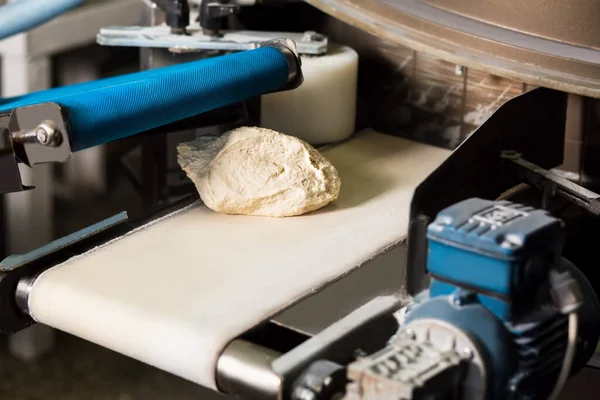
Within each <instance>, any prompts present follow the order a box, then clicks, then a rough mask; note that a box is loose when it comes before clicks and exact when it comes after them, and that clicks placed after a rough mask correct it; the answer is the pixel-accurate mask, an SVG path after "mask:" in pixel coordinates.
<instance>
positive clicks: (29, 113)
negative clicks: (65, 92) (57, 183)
mask: <svg viewBox="0 0 600 400" xmlns="http://www.w3.org/2000/svg"><path fill="white" fill-rule="evenodd" d="M70 156H71V145H70V141H69V130H68V127H67V123H66V117H65V115H64V110H63V109H62V108H61V106H59V105H58V104H55V103H43V104H37V105H33V106H28V107H19V108H15V109H14V110H12V112H11V113H10V114H3V115H0V172H1V177H0V193H11V192H19V191H23V190H29V189H32V188H31V187H27V186H24V185H23V182H22V180H21V174H20V173H19V167H18V163H19V162H22V163H24V164H26V165H28V166H30V167H33V166H34V165H37V164H44V163H54V162H65V161H67V160H68V159H69V157H70Z"/></svg>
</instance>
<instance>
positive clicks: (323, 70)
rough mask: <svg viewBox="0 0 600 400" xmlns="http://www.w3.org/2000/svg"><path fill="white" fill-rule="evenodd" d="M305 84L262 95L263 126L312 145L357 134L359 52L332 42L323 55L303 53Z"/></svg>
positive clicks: (336, 140)
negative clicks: (284, 90)
mask: <svg viewBox="0 0 600 400" xmlns="http://www.w3.org/2000/svg"><path fill="white" fill-rule="evenodd" d="M301 58H302V72H303V74H304V83H303V84H302V86H300V87H299V88H297V89H295V90H290V91H287V92H279V93H271V94H268V95H265V96H263V97H262V104H261V125H262V126H263V127H265V128H269V129H273V130H275V131H278V132H282V133H285V134H288V135H291V136H296V137H298V138H300V139H302V140H305V141H307V142H308V143H310V144H314V145H318V144H326V143H334V142H339V141H342V140H345V139H347V138H348V137H350V136H351V135H352V133H354V130H355V124H356V89H357V82H358V54H357V53H356V51H354V50H353V49H351V48H350V47H346V46H341V45H337V44H332V43H330V44H329V50H328V52H327V54H325V55H323V56H302V57H301Z"/></svg>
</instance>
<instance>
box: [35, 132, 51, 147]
mask: <svg viewBox="0 0 600 400" xmlns="http://www.w3.org/2000/svg"><path fill="white" fill-rule="evenodd" d="M35 137H36V138H37V140H38V142H40V143H41V144H43V145H46V144H48V143H50V135H49V134H48V132H47V131H46V129H44V128H38V129H37V130H36V132H35Z"/></svg>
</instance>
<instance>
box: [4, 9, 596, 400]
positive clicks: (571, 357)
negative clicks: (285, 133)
mask: <svg viewBox="0 0 600 400" xmlns="http://www.w3.org/2000/svg"><path fill="white" fill-rule="evenodd" d="M255 3H256V4H258V3H284V2H283V1H273V2H270V1H269V2H267V1H265V2H261V1H260V0H256V1H245V0H238V1H212V0H209V1H201V2H192V1H185V0H184V1H153V2H148V4H149V7H151V9H152V10H154V11H156V10H157V9H159V10H162V12H164V16H165V24H164V25H163V24H158V25H156V26H144V27H141V26H139V27H107V28H106V29H104V30H102V31H101V32H100V34H99V36H98V42H99V43H101V44H103V45H111V46H133V47H140V48H142V49H143V50H144V51H150V52H154V51H157V53H153V54H155V55H156V54H158V50H161V51H165V52H168V55H167V56H165V55H164V54H162V55H163V56H164V58H163V59H162V60H163V61H164V60H166V61H165V63H166V64H169V65H168V66H166V67H163V68H158V69H151V68H147V69H148V70H146V71H143V72H140V73H138V74H134V75H128V76H123V77H118V78H113V79H110V80H105V81H98V82H93V83H89V84H83V85H77V86H73V87H67V88H58V89H54V90H50V91H46V92H42V93H33V94H31V95H28V96H23V97H20V98H16V99H7V100H5V101H3V102H2V103H1V104H0V112H1V114H2V116H0V126H2V128H3V132H4V134H3V138H4V140H3V145H2V147H3V150H4V151H3V152H2V158H0V161H1V162H0V168H2V180H0V191H1V192H2V193H10V192H15V191H19V190H25V189H29V188H26V187H24V186H23V184H22V182H21V180H20V178H19V173H18V169H17V163H18V162H23V163H25V164H28V165H35V164H37V163H43V162H61V161H64V160H65V159H66V158H67V157H68V156H69V155H70V153H71V152H72V151H77V150H81V149H84V148H88V147H92V146H96V145H99V144H102V143H106V142H109V141H113V140H117V139H121V138H125V137H131V136H134V135H157V134H169V133H170V132H172V131H177V130H179V129H180V127H181V125H178V124H180V123H181V122H182V121H183V122H184V123H187V124H191V125H188V127H189V126H196V127H197V126H202V125H203V124H205V125H206V126H213V125H215V123H214V121H219V122H222V118H221V117H222V116H223V114H219V111H223V110H224V107H225V106H230V105H232V104H234V105H235V104H236V103H240V102H245V101H247V99H249V98H251V97H254V96H258V95H262V94H264V93H269V92H274V91H279V90H288V89H294V88H297V87H298V86H299V85H300V84H301V83H302V79H303V75H302V68H301V62H300V54H304V55H312V56H316V55H322V54H324V53H325V52H326V51H327V48H328V47H327V46H328V36H325V35H321V34H317V33H315V31H307V32H301V33H300V32H298V33H285V32H270V31H254V30H247V31H246V30H235V29H228V28H229V27H228V26H226V25H228V23H226V22H230V21H228V17H229V16H232V15H237V14H238V13H240V12H241V9H242V8H244V7H246V6H252V5H254V4H255ZM311 3H314V4H316V5H320V6H321V7H322V8H324V9H331V8H332V9H333V10H334V11H332V12H331V13H332V14H333V15H336V14H339V15H340V18H342V19H344V20H352V21H355V22H356V19H360V18H359V17H357V16H356V15H354V14H353V13H352V9H355V8H357V7H359V6H360V7H364V8H369V7H370V6H374V7H375V8H376V9H383V10H387V11H389V14H390V15H398V14H402V15H404V14H406V13H408V14H410V15H409V16H408V17H406V16H404V17H403V18H400V17H398V20H401V21H404V22H405V24H407V25H411V23H414V19H415V18H417V17H415V16H414V15H413V14H418V12H421V11H423V10H424V9H425V8H427V9H428V8H430V7H434V6H432V5H430V4H429V3H435V2H423V4H421V2H416V1H415V2H412V1H409V2H406V9H402V7H401V6H399V5H398V4H391V3H392V2H388V1H381V2H380V1H377V2H367V1H363V0H341V1H339V2H338V3H339V4H337V5H334V6H332V5H331V3H334V2H331V1H325V0H323V1H321V0H314V1H311ZM415 4H416V5H415ZM411 5H412V6H413V7H412V8H411V7H410V6H411ZM407 10H408V11H407ZM392 11H393V12H394V13H395V14H392ZM409 11H410V12H409ZM371 14H372V10H371V11H368V12H367V11H365V15H368V16H371ZM435 15H438V14H435ZM390 18H391V17H390ZM417 19H418V18H417ZM193 21H196V22H197V24H196V23H193ZM406 21H408V22H406ZM452 21H454V20H452ZM384 22H386V23H388V24H390V25H394V24H396V23H397V21H396V22H394V23H391V22H389V21H388V20H387V19H386V20H385V21H384ZM433 22H436V23H440V20H439V19H436V21H433ZM433 22H431V21H430V23H431V24H433ZM363 24H364V21H361V22H360V23H357V25H359V26H360V25H363ZM424 27H427V28H429V27H431V25H426V26H425V25H424ZM475 27H480V26H479V25H468V26H467V25H465V28H473V29H474V28H475ZM375 28H377V26H375V25H374V28H369V29H370V30H371V31H373V29H375ZM459 28H460V26H454V27H453V29H452V30H453V31H457V30H460V29H459ZM448 29H449V28H448ZM498 29H501V28H498ZM434 30H435V29H434ZM399 32H400V31H398V30H394V29H391V28H390V29H389V30H388V33H387V36H386V37H387V38H388V39H389V38H391V39H393V40H399V39H398V37H401V38H402V40H406V41H407V42H410V43H412V44H414V42H418V41H419V40H422V39H423V37H421V36H419V37H414V36H411V37H409V38H408V39H407V37H406V36H405V35H403V34H401V33H399ZM486 32H488V33H494V34H497V33H498V31H496V30H491V31H486ZM468 33H469V32H459V33H456V32H455V35H459V34H460V35H467V34H468ZM417 36H418V35H417ZM280 37H283V38H284V39H278V38H280ZM456 37H457V36H452V37H450V38H448V39H449V40H450V39H455V38H456ZM511 38H512V36H511V37H509V39H511ZM418 39H419V40H418ZM471 44H472V46H470V47H469V48H468V49H467V50H468V55H470V56H473V57H470V58H469V57H466V56H464V54H463V53H456V54H454V53H453V54H454V58H453V60H455V59H456V58H460V57H463V58H465V60H463V59H461V60H460V61H461V64H463V62H462V61H465V63H464V64H465V65H466V64H467V62H468V61H469V59H470V60H471V62H472V63H473V64H474V65H477V63H480V64H485V63H486V62H487V63H489V64H490V65H493V66H495V67H494V68H495V69H494V71H506V70H507V69H510V68H509V67H510V65H505V64H502V65H500V66H498V64H495V63H494V61H497V59H496V58H495V57H496V55H489V54H488V55H487V56H488V57H487V58H485V57H482V56H481V54H479V53H477V52H478V51H479V50H480V49H479V48H478V47H477V46H478V45H481V43H480V41H479V40H476V41H475V43H474V44H473V43H471ZM528 44H529V45H530V47H532V48H533V49H538V47H536V46H538V45H540V43H539V42H538V41H537V40H532V41H531V42H528ZM427 46H432V43H430V42H429V41H426V43H421V42H419V43H418V44H417V45H415V47H418V48H419V49H420V48H425V47H427ZM440 46H441V47H444V51H442V53H444V52H449V53H452V51H450V50H448V49H449V48H452V47H451V46H452V43H451V44H448V43H446V42H444V43H442V44H440ZM561 49H563V48H562V47H561ZM578 51H579V52H577V53H576V54H575V55H574V56H573V57H574V58H576V60H575V61H573V62H572V63H571V64H574V65H575V66H578V68H579V69H577V71H576V72H578V73H579V75H578V76H572V75H569V76H567V77H565V74H564V72H565V71H564V68H566V67H565V64H563V63H561V62H559V61H557V57H556V54H553V55H549V56H548V58H549V59H550V61H554V62H556V64H553V66H554V67H555V68H553V69H552V68H546V69H543V72H544V74H543V77H541V78H540V79H539V80H538V81H535V80H534V79H533V78H532V77H531V74H532V71H531V66H532V64H531V63H529V62H528V61H531V60H530V59H529V58H528V57H529V56H531V54H529V53H528V55H527V57H525V58H524V60H525V62H524V65H525V67H523V68H521V69H518V70H516V71H513V72H512V75H511V76H516V75H518V77H520V78H524V79H525V80H526V81H527V82H533V81H535V82H537V83H543V84H544V86H548V87H552V88H553V89H549V88H534V89H533V90H529V89H528V90H523V92H524V93H523V94H520V95H518V96H515V97H514V98H512V99H511V100H509V101H507V102H506V103H504V104H503V105H502V106H498V107H497V108H496V109H495V110H494V112H493V113H492V112H490V114H489V118H486V119H485V122H483V123H482V124H481V126H479V127H478V128H477V129H476V130H475V131H474V132H473V133H472V134H470V135H467V136H468V138H467V139H466V140H464V141H462V143H461V144H460V146H458V148H456V149H455V150H454V151H453V152H452V153H451V154H450V153H449V152H446V151H445V150H444V151H442V150H441V149H435V148H433V147H432V146H426V145H423V144H418V143H415V142H413V141H409V140H405V139H399V138H392V137H391V135H381V134H376V133H373V132H368V133H366V134H363V135H362V136H361V135H357V137H356V138H353V139H352V140H349V141H348V142H346V143H343V144H340V145H338V146H332V150H331V153H328V154H327V155H328V156H330V157H332V158H334V159H336V160H337V161H338V162H339V165H340V171H341V176H343V177H345V178H344V179H347V180H346V181H345V183H344V184H345V185H347V186H348V187H350V190H349V191H348V192H347V193H350V194H349V195H347V196H348V197H351V195H356V194H361V193H362V192H363V191H364V192H369V191H371V192H370V193H367V195H365V196H364V198H361V199H359V200H356V198H352V199H350V200H348V198H343V197H342V198H341V201H340V202H339V203H338V206H337V208H334V209H333V210H332V212H330V213H328V212H324V213H320V214H317V215H312V216H311V217H309V218H306V219H301V218H299V219H295V220H294V219H292V220H290V221H283V222H281V221H275V222H274V221H270V220H269V221H267V220H265V219H256V220H254V222H253V223H249V222H248V220H243V219H239V218H236V217H234V216H227V217H223V218H219V216H215V215H214V214H213V213H210V212H208V211H207V210H206V209H205V208H204V207H203V206H202V204H201V203H200V202H199V201H198V198H197V196H196V195H190V196H189V197H186V198H184V199H183V200H181V201H179V202H175V203H172V204H169V205H168V206H166V207H162V208H161V209H160V211H156V210H153V212H152V213H151V214H150V215H149V216H148V217H147V218H144V219H140V220H134V221H130V220H128V217H127V214H126V213H121V214H119V215H116V216H114V217H112V218H109V219H106V220H104V221H101V222H99V223H97V224H94V225H92V226H89V227H87V228H85V229H83V230H81V231H79V232H76V233H74V234H72V235H69V236H67V237H64V238H62V239H59V240H57V241H54V242H52V243H50V244H48V245H47V246H44V247H42V248H40V249H38V250H36V251H34V252H31V253H28V254H24V255H15V256H12V257H9V258H7V259H5V260H4V261H3V262H2V263H0V332H1V333H12V332H15V331H18V330H20V329H23V328H25V327H27V326H29V325H31V324H33V323H34V322H40V323H44V324H48V325H50V326H53V327H55V328H58V329H62V330H64V331H66V332H69V333H71V334H73V335H76V336H79V337H82V338H84V339H87V340H89V341H92V342H94V343H97V344H100V345H102V346H105V347H107V348H109V349H112V350H115V351H118V352H121V353H123V354H126V355H128V356H131V357H133V358H136V359H138V360H141V361H143V362H146V363H148V364H151V365H154V366H156V367H158V368H161V369H163V370H165V371H168V372H170V373H173V374H175V375H178V376H180V377H182V378H185V379H187V380H189V381H192V382H194V383H197V384H200V385H203V386H206V387H209V388H211V389H213V390H215V391H219V392H222V393H225V394H229V395H235V396H240V397H242V398H247V399H256V400H262V399H265V400H271V399H272V400H275V399H293V400H321V399H322V400H325V399H332V400H333V399H336V400H339V399H347V400H375V399H491V400H493V399H507V398H510V399H523V400H525V399H546V398H549V399H552V400H555V399H556V398H557V397H558V395H559V394H560V392H561V390H562V388H563V387H564V384H565V382H566V381H567V379H568V378H569V377H570V376H572V375H574V374H576V373H577V372H578V371H579V370H581V369H582V368H584V367H585V366H586V364H587V363H588V361H589V360H590V358H591V357H592V355H593V354H594V351H595V349H596V345H597V343H598V340H599V338H600V303H599V301H598V297H597V295H596V288H598V287H599V286H598V284H597V282H595V281H594V280H593V278H592V273H591V268H590V265H588V264H585V265H582V264H584V263H582V264H579V263H578V265H575V264H574V263H573V262H571V261H570V260H569V259H570V258H571V256H572V255H573V254H574V253H575V252H574V251H572V247H571V246H572V243H573V242H574V240H573V239H572V237H571V236H570V235H571V232H572V229H573V227H578V226H579V225H578V224H579V223H580V220H581V219H582V218H584V217H585V218H587V219H588V220H590V219H595V218H597V217H598V216H599V215H600V207H599V206H598V199H599V198H600V195H598V194H596V193H594V192H593V191H591V190H589V189H587V188H585V187H583V186H580V185H579V184H578V183H575V182H573V180H568V179H567V178H565V176H564V174H562V175H561V174H559V173H557V172H556V171H555V170H554V168H556V167H558V166H560V165H561V164H562V161H563V155H564V150H565V149H564V147H565V125H566V122H567V104H568V96H567V94H566V93H564V92H562V91H560V90H557V89H565V88H568V89H569V90H570V91H574V92H576V93H580V94H589V93H596V91H597V90H598V89H597V82H596V81H594V80H593V79H591V78H590V76H589V75H590V68H592V67H591V66H590V65H583V64H582V63H580V61H581V59H582V58H585V56H590V54H589V53H587V52H585V51H583V50H582V49H579V50H578ZM213 52H216V53H213ZM224 52H234V54H227V55H222V53H224ZM582 52H583V53H582ZM476 53H477V57H475V56H474V54H476ZM515 54H516V55H523V54H522V53H521V52H520V51H516V53H515ZM596 56H597V55H596ZM179 57H183V58H179ZM190 58H192V59H193V61H191V62H190ZM450 58H452V57H450ZM473 60H476V61H473ZM490 60H491V61H490ZM179 61H182V62H181V63H180V62H179ZM183 61H186V62H183ZM536 61H539V59H537V58H536ZM513 62H516V61H515V60H511V63H513ZM171 64H174V65H171ZM511 65H512V64H511ZM459 66H461V65H459ZM153 67H156V65H154V66H153ZM567 69H568V68H567ZM592 69H593V68H592ZM456 75H457V76H463V75H464V70H463V69H460V68H457V74H456ZM461 79H462V78H461ZM590 80H592V81H594V82H590ZM464 82H466V78H465V81H464ZM465 86H466V83H465ZM225 115H226V116H228V117H230V116H231V114H229V115H228V114H227V113H225ZM486 116H487V114H486ZM204 119H206V120H204ZM227 119H228V118H225V120H227ZM206 121H209V122H206ZM541 143H543V145H541ZM365 148H366V149H367V150H366V151H365V153H366V155H365V154H363V153H361V151H363V150H364V149H365ZM324 151H326V150H324ZM336 151H337V153H336ZM361 157H365V158H361ZM411 157H412V158H411ZM378 159H380V160H383V161H381V162H379V163H378ZM403 160H410V161H411V163H408V162H407V163H406V164H401V162H403ZM361 161H362V162H363V164H362V165H360V166H361V167H362V166H364V168H367V169H368V168H370V170H369V172H370V174H371V175H369V174H366V173H364V174H363V172H362V171H360V168H358V167H357V165H358V163H359V162H361ZM357 170H359V171H360V172H358V173H357V172H356V171H357ZM378 174H379V175H378ZM399 174H403V175H402V176H401V178H399V179H398V178H394V177H395V176H397V175H399ZM419 174H420V175H419ZM365 175H366V178H365ZM421 175H422V176H421ZM415 176H418V178H415ZM382 178H383V179H382ZM411 179H412V180H411ZM415 180H416V181H415ZM344 201H345V202H344ZM565 210H568V211H569V212H570V214H569V213H567V212H566V211H565ZM285 223H289V224H291V226H292V228H291V229H290V228H288V227H287V226H286V225H285ZM575 237H576V238H577V237H580V236H575ZM211 238H214V241H210V239H211ZM406 239H408V242H407V244H406V245H405V243H406ZM215 242H216V244H215ZM267 242H268V243H267ZM224 243H227V244H229V243H233V246H237V247H231V249H233V250H229V248H227V249H226V251H224V250H223V248H222V246H225V244H224ZM265 243H266V244H265ZM157 244H158V245H157ZM394 246H396V247H399V246H405V247H406V249H407V254H406V268H405V271H404V280H403V282H397V284H396V283H394V289H395V290H394V291H393V293H391V294H390V293H388V294H386V295H381V296H376V297H374V298H372V299H369V300H367V301H365V302H364V304H363V305H362V306H360V307H358V308H356V309H355V310H353V311H352V312H349V313H347V315H345V316H342V317H341V318H339V319H338V320H337V322H334V323H333V324H330V325H329V326H327V327H326V328H324V329H322V330H320V331H319V332H315V333H308V332H305V331H303V330H301V329H295V328H294V327H293V326H290V325H288V324H286V323H282V322H281V320H280V319H279V317H280V316H281V314H282V313H284V312H285V311H286V309H288V308H289V307H292V306H293V305H295V304H296V303H298V302H299V301H300V300H302V299H306V298H310V296H312V295H314V294H315V293H317V292H319V291H321V290H324V289H323V288H324V287H326V286H328V285H333V284H335V282H336V281H338V280H340V279H343V278H344V277H345V276H346V275H348V274H351V273H352V272H354V271H355V270H356V269H358V267H356V266H357V265H358V266H362V265H363V264H364V263H366V262H368V261H369V260H370V259H372V258H373V257H375V256H378V255H380V254H382V253H385V252H386V251H388V250H389V249H390V248H392V247H394ZM215 248H216V249H215ZM219 249H221V250H219ZM348 254H349V255H348ZM282 265H285V267H286V268H285V269H284V268H281V266H282ZM355 267H356V268H355ZM141 274H144V275H143V277H144V279H140V276H141ZM232 277H233V278H232ZM249 299H250V300H251V301H250V300H249ZM231 310H235V311H236V312H238V313H239V314H237V315H235V316H234V317H228V312H231ZM141 329H144V330H145V332H146V333H147V334H146V335H139V332H140V330H141Z"/></svg>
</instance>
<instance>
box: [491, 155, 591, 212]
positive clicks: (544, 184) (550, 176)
mask: <svg viewBox="0 0 600 400" xmlns="http://www.w3.org/2000/svg"><path fill="white" fill-rule="evenodd" d="M500 158H502V159H504V160H507V161H509V162H511V163H512V165H513V166H515V167H516V168H517V176H519V178H520V179H521V180H522V181H523V182H525V183H527V184H529V185H530V186H532V187H534V188H536V189H538V190H540V191H541V192H542V194H543V197H542V208H544V209H548V206H549V204H550V200H552V198H554V197H561V198H563V199H565V200H567V201H569V202H570V203H573V204H576V205H577V206H579V207H581V208H583V209H584V210H586V211H588V212H590V213H591V214H593V215H596V216H598V215H600V194H597V193H594V192H592V191H591V190H588V189H586V188H584V187H582V186H580V185H578V184H576V183H574V182H571V181H570V180H568V179H566V178H563V177H561V176H559V175H557V174H555V173H553V172H551V171H548V170H546V169H544V168H542V167H539V166H537V165H536V164H534V163H532V162H529V161H527V160H525V159H523V158H522V157H521V154H520V153H518V152H516V151H508V150H507V151H503V152H502V153H501V154H500Z"/></svg>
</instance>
